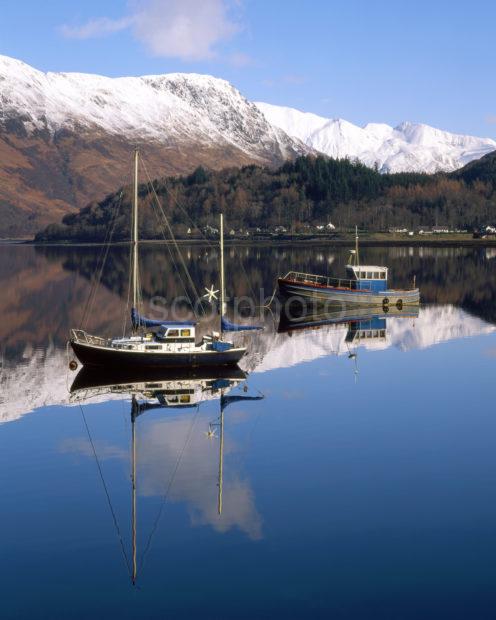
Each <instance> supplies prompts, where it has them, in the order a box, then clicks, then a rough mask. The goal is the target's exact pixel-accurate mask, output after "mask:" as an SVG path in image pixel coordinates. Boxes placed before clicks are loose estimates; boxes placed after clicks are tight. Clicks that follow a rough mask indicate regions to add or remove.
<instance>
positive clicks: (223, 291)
mask: <svg viewBox="0 0 496 620" xmlns="http://www.w3.org/2000/svg"><path fill="white" fill-rule="evenodd" d="M225 311H226V288H225V283H224V214H223V213H221V214H220V316H221V318H222V317H223V316H224V313H225Z"/></svg>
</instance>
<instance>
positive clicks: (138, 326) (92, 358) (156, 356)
mask: <svg viewBox="0 0 496 620" xmlns="http://www.w3.org/2000/svg"><path fill="white" fill-rule="evenodd" d="M138 160H139V153H138V150H137V149H136V150H135V153H134V196H133V207H132V239H131V244H132V262H131V274H130V275H131V279H132V301H133V306H132V309H131V324H132V333H131V334H129V335H128V336H125V337H119V338H102V337H100V336H94V335H91V334H88V333H87V332H86V331H84V330H82V329H71V333H70V340H69V343H70V345H71V347H72V349H73V351H74V353H75V355H76V356H77V358H78V359H79V361H80V362H81V363H82V364H83V365H91V366H99V367H102V366H106V367H109V366H114V367H122V366H132V367H134V368H136V367H140V366H143V367H162V368H164V367H168V368H171V367H172V368H176V367H182V368H185V367H186V368H195V367H197V366H225V365H235V364H237V363H238V362H239V360H240V359H241V358H242V357H243V355H244V354H245V352H246V348H245V347H235V346H234V345H233V344H232V343H231V342H228V341H225V340H223V339H222V333H223V331H239V330H241V329H256V327H255V326H251V325H247V326H238V325H235V324H233V323H231V322H230V321H229V320H228V319H227V318H226V317H225V306H226V304H225V283H224V234H223V217H222V214H221V234H220V251H221V266H220V270H221V285H220V295H221V299H220V307H221V312H220V331H219V332H212V333H211V334H210V335H206V336H204V337H203V339H202V340H201V341H200V342H199V343H197V342H196V322H195V321H157V320H153V319H148V318H146V317H144V316H142V315H141V314H140V312H139V310H138V301H139V291H138V282H139V265H138V260H139V253H138V244H139V239H138ZM207 290H208V289H207ZM217 292H218V291H215V292H214V291H213V287H212V290H211V291H209V293H211V294H214V293H217ZM214 297H215V295H214Z"/></svg>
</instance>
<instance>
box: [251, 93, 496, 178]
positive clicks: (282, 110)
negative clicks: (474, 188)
mask: <svg viewBox="0 0 496 620" xmlns="http://www.w3.org/2000/svg"><path fill="white" fill-rule="evenodd" d="M257 106H258V107H259V108H260V110H261V111H262V112H263V113H264V115H265V117H266V118H267V120H268V121H269V122H270V123H271V124H272V125H274V126H275V127H279V128H280V129H283V130H284V131H285V132H286V133H287V134H288V135H290V136H292V137H294V138H297V139H299V140H301V141H302V142H304V143H305V144H306V145H307V146H309V147H312V148H314V149H315V150H317V151H320V152H321V153H324V154H326V155H329V156H330V157H336V158H341V157H349V158H350V159H358V160H360V161H361V162H362V163H364V164H365V165H367V166H370V167H374V166H377V167H378V169H379V171H380V172H428V173H434V172H440V171H443V172H451V171H453V170H456V169H458V168H461V167H462V166H464V165H465V164H467V163H468V162H470V161H472V160H474V159H478V158H480V157H482V156H483V155H485V154H486V153H490V152H491V151H496V141H495V140H491V139H490V138H476V137H473V136H463V135H458V134H453V133H449V132H448V131H441V130H440V129H435V128H434V127H430V126H429V125H423V124H419V123H409V122H404V123H401V124H400V125H398V126H397V127H390V126H389V125H386V124H384V123H368V124H367V125H365V126H364V127H359V126H357V125H353V124H352V123H349V122H348V121H345V120H343V119H341V118H338V119H330V118H325V117H322V116H317V115H316V114H310V113H308V112H300V111H299V110H295V109H293V108H286V107H282V106H275V105H270V104H268V103H257Z"/></svg>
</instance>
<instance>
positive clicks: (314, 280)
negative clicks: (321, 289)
mask: <svg viewBox="0 0 496 620" xmlns="http://www.w3.org/2000/svg"><path fill="white" fill-rule="evenodd" d="M284 279H285V280H292V281H293V282H301V283H302V284H316V285H317V286H334V287H336V288H348V289H356V288H357V281H356V280H350V279H348V278H329V277H327V276H319V275H315V274H312V273H302V272H300V271H289V272H288V273H287V274H286V275H285V276H284ZM360 290H362V291H367V290H372V288H371V286H370V285H364V284H363V283H362V284H361V286H360Z"/></svg>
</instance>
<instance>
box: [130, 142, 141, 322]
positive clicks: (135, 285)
mask: <svg viewBox="0 0 496 620" xmlns="http://www.w3.org/2000/svg"><path fill="white" fill-rule="evenodd" d="M138 158H139V150H138V147H136V148H135V149H134V192H133V229H132V238H131V243H132V246H133V308H136V310H137V309H138Z"/></svg>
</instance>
